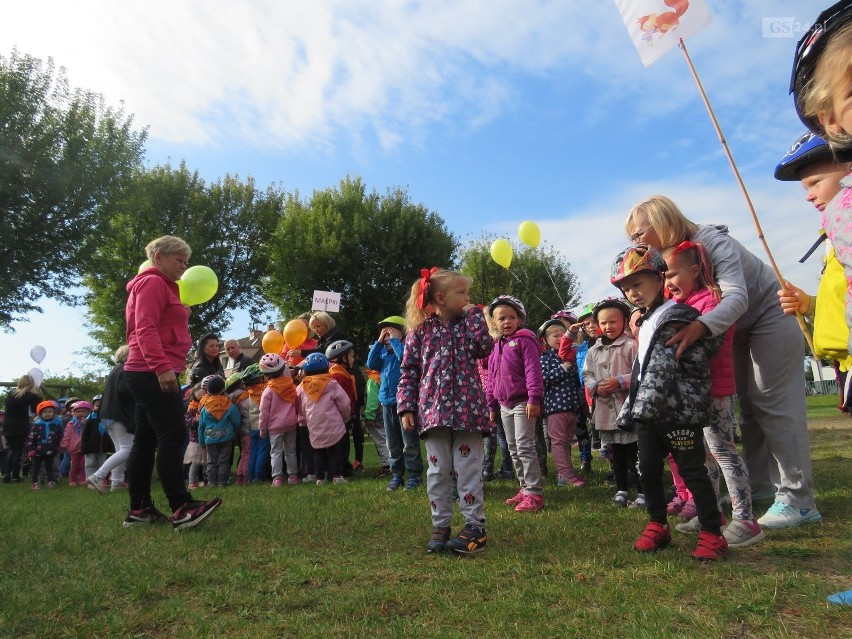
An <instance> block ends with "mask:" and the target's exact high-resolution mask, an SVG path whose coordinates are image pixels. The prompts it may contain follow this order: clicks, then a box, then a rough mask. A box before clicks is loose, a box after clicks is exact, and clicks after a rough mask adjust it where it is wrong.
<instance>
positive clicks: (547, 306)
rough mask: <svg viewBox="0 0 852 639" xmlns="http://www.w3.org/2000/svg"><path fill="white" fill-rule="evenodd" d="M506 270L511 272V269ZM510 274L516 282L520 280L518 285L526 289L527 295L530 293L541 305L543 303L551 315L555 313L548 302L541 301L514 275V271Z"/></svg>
mask: <svg viewBox="0 0 852 639" xmlns="http://www.w3.org/2000/svg"><path fill="white" fill-rule="evenodd" d="M506 270H507V271H509V269H506ZM509 273H510V274H511V275H512V277H514V278H515V279H516V280H518V284H520V285H521V286H523V287H524V290H525V291H526V292H527V293H529V294H530V295H532V296H533V297H534V298H536V299H537V300H538V301H539V302H541V303H542V305H543V306H544V307H545V308H546V309H548V310H549V311H550V312H551V313H552V312H553V309H552V308H550V304H548V303H547V302H545V301H544V300H543V299H541V298H540V297H539V296H538V295H536V294H535V293H533V292H532V291H531V290H530V289H529V287H528V286H527V285H526V284H524V283H523V282H522V281H521V278H519V277H518V276H517V275H515V274H514V273H512V271H509Z"/></svg>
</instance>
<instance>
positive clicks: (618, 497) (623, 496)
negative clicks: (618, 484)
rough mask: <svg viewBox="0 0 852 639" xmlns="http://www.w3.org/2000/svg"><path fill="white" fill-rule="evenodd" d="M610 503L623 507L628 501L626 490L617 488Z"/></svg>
mask: <svg viewBox="0 0 852 639" xmlns="http://www.w3.org/2000/svg"><path fill="white" fill-rule="evenodd" d="M612 503H613V504H615V505H616V506H618V507H619V508H625V507H626V506H627V503H628V499H627V492H626V491H624V490H619V491H618V492H617V493H615V497H613V498H612Z"/></svg>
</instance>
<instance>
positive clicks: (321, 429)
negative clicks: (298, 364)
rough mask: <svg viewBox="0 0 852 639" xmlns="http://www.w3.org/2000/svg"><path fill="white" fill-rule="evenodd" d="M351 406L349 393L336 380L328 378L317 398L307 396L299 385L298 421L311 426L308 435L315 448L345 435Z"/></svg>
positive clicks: (323, 446) (297, 391)
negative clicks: (314, 399) (326, 384)
mask: <svg viewBox="0 0 852 639" xmlns="http://www.w3.org/2000/svg"><path fill="white" fill-rule="evenodd" d="M350 410H351V408H350V404H349V395H347V394H346V391H345V390H343V388H341V386H340V384H338V383H337V382H335V381H334V380H331V381H329V383H328V386H326V387H325V390H324V391H323V394H322V395H320V398H319V399H318V400H317V401H316V402H315V401H313V400H312V399H311V398H310V397H308V394H307V393H305V392H304V390H303V389H302V387H301V385H300V386H297V387H296V413H297V414H298V416H299V424H304V425H306V426H307V427H308V436H309V437H310V439H311V446H313V447H314V448H328V447H329V446H334V445H335V444H336V443H337V442H339V441H340V439H341V438H342V437H343V436H344V435H346V422H347V421H349V414H350Z"/></svg>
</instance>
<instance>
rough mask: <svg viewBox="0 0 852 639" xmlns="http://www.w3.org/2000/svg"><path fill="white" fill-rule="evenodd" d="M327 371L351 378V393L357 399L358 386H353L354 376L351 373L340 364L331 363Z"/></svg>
mask: <svg viewBox="0 0 852 639" xmlns="http://www.w3.org/2000/svg"><path fill="white" fill-rule="evenodd" d="M328 372H329V374H331V375H342V376H343V377H348V378H349V379H350V380H352V394H353V395H354V396H355V399H358V387H357V386H355V376H354V375H353V374H352V373H350V372H349V371H348V370H346V369H345V368H343V366H341V365H340V364H332V365H331V368H329V369H328Z"/></svg>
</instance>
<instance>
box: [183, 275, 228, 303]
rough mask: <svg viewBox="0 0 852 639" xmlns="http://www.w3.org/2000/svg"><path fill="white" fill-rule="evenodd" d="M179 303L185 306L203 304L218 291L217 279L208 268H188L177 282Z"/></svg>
mask: <svg viewBox="0 0 852 639" xmlns="http://www.w3.org/2000/svg"><path fill="white" fill-rule="evenodd" d="M178 288H180V301H181V302H183V303H184V304H186V305H187V306H195V305H196V304H203V303H204V302H207V301H208V300H210V299H211V298H212V297H213V296H214V295H216V291H217V290H219V278H218V277H216V273H214V272H213V269H211V268H210V267H208V266H190V267H189V268H188V269H186V272H184V274H183V277H182V278H180V279H179V280H178Z"/></svg>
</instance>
